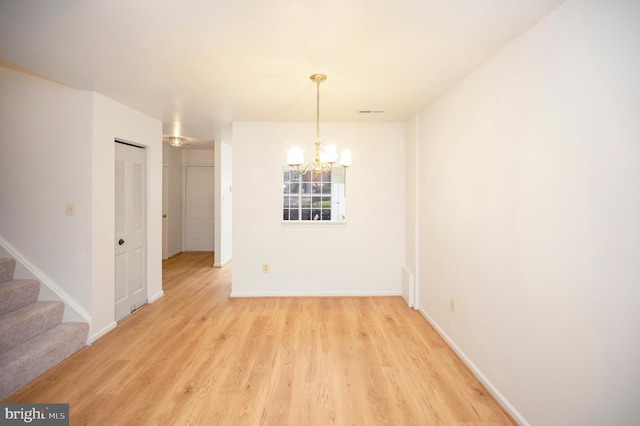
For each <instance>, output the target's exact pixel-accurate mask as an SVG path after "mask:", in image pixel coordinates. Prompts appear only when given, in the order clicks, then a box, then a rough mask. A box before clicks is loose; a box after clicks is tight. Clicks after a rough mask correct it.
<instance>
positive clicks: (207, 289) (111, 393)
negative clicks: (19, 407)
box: [5, 253, 514, 426]
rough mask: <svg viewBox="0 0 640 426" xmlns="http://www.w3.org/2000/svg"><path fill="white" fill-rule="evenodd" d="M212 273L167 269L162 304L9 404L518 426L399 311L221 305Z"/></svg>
mask: <svg viewBox="0 0 640 426" xmlns="http://www.w3.org/2000/svg"><path fill="white" fill-rule="evenodd" d="M212 262H213V257H212V254H211V253H183V254H180V255H178V256H175V257H173V258H171V259H169V260H167V261H165V262H164V264H163V272H164V278H163V285H164V290H165V296H164V297H163V298H161V299H160V300H158V301H157V302H155V303H154V304H151V305H148V306H146V307H144V308H142V309H141V310H139V311H138V312H136V313H134V314H133V315H131V316H130V317H128V318H126V319H125V320H123V321H122V322H121V323H120V324H119V325H118V327H117V328H116V329H115V330H113V331H111V332H110V333H108V334H107V335H106V336H104V337H102V338H101V339H99V340H98V341H97V342H95V343H94V344H93V346H90V347H86V348H84V349H82V350H81V351H80V352H78V353H77V354H75V355H73V356H72V357H70V358H68V359H67V360H65V361H64V362H63V363H62V364H60V365H58V366H57V367H55V368H53V369H52V370H50V371H48V372H47V373H45V374H44V375H42V376H41V377H39V378H38V379H36V380H35V381H34V382H32V383H30V384H29V385H27V386H26V387H24V388H23V389H21V390H20V391H18V392H17V393H16V394H14V395H12V396H11V397H10V398H8V399H7V400H6V401H5V402H11V403H20V402H29V403H69V404H70V418H71V424H72V425H82V424H87V425H100V426H102V425H147V424H149V425H295V426H300V425H455V424H465V425H475V424H496V425H503V424H509V425H511V424H514V423H513V422H512V420H511V419H510V418H509V417H508V416H507V415H506V414H505V413H504V412H503V411H502V410H501V409H500V407H499V406H498V405H497V404H496V402H495V401H494V400H493V399H492V398H491V397H490V396H489V395H488V393H487V392H486V391H485V390H484V389H483V387H482V386H481V385H480V384H479V383H478V381H477V380H476V379H475V378H474V377H473V376H472V375H471V374H470V373H469V371H468V370H467V369H466V368H465V367H464V366H463V364H462V363H461V362H460V361H459V360H458V359H457V358H456V356H455V355H454V354H453V352H452V351H451V350H450V349H449V348H448V347H447V346H446V345H445V343H444V342H443V341H442V339H441V338H440V337H439V336H438V335H437V334H436V332H435V331H434V330H433V329H432V328H431V327H430V326H429V324H428V323H427V322H426V321H425V320H424V318H422V316H421V315H420V314H419V313H417V312H416V311H414V310H411V309H409V308H407V305H406V304H405V302H404V301H403V300H402V299H401V298H400V297H373V298H369V297H363V298H351V297H345V298H256V299H230V298H229V293H230V290H231V266H226V267H224V268H212V267H211V266H210V265H211V264H212Z"/></svg>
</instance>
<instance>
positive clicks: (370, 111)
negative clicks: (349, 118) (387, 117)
mask: <svg viewBox="0 0 640 426" xmlns="http://www.w3.org/2000/svg"><path fill="white" fill-rule="evenodd" d="M384 113H385V112H384V111H383V110H381V109H361V110H360V111H358V114H384Z"/></svg>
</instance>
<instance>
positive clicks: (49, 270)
mask: <svg viewBox="0 0 640 426" xmlns="http://www.w3.org/2000/svg"><path fill="white" fill-rule="evenodd" d="M91 102H92V95H91V93H89V92H81V91H78V90H75V89H72V88H70V87H67V86H63V85H61V84H57V83H54V82H51V81H48V80H44V79H41V78H38V77H34V76H32V75H28V74H24V73H22V72H18V71H15V70H10V69H7V68H3V67H0V129H2V131H1V132H0V236H1V237H4V238H5V239H6V240H7V241H8V242H9V243H10V244H11V245H12V246H13V247H15V248H16V249H17V250H18V251H19V252H20V253H22V255H24V256H25V257H26V259H27V260H28V261H29V262H31V263H32V264H33V265H35V266H37V267H38V268H39V269H40V270H41V271H42V272H44V273H45V274H46V275H47V276H48V277H49V278H51V279H52V280H53V282H54V283H55V284H56V285H57V286H59V287H60V288H62V289H63V290H64V291H65V292H66V293H68V294H70V295H72V297H73V298H75V300H76V302H77V303H78V304H80V305H81V306H82V308H84V310H85V311H86V312H88V313H91V311H92V302H91V301H92V296H91V268H92V262H91V217H92V204H91V161H89V159H90V158H91V120H92V111H91ZM67 202H73V203H75V207H76V215H75V216H66V211H65V207H66V203H67Z"/></svg>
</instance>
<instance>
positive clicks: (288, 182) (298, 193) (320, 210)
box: [282, 167, 346, 222]
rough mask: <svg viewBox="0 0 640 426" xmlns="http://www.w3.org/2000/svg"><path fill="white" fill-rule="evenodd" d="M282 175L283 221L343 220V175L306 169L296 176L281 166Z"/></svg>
mask: <svg viewBox="0 0 640 426" xmlns="http://www.w3.org/2000/svg"><path fill="white" fill-rule="evenodd" d="M342 170H343V169H342V168H339V170H337V171H338V172H341V171H342ZM283 176H284V179H283V184H282V187H283V201H284V202H283V220H285V221H321V222H329V221H332V222H336V221H337V222H341V221H344V220H345V219H346V217H345V179H344V174H342V175H337V174H335V173H334V174H332V173H327V172H320V173H316V172H313V171H310V172H308V173H306V174H304V175H299V174H298V173H296V172H295V171H293V170H292V169H291V168H290V167H285V168H284V175H283Z"/></svg>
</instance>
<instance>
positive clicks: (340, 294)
mask: <svg viewBox="0 0 640 426" xmlns="http://www.w3.org/2000/svg"><path fill="white" fill-rule="evenodd" d="M389 296H400V292H396V291H389V292H386V291H381V292H354V291H326V292H304V291H280V292H278V291H276V292H234V291H232V292H231V295H230V296H229V297H389Z"/></svg>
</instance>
